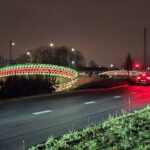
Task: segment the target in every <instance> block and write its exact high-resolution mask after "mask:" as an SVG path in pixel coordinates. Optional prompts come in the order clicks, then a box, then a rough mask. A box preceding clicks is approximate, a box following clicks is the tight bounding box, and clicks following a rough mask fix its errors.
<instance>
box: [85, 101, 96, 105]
mask: <svg viewBox="0 0 150 150" xmlns="http://www.w3.org/2000/svg"><path fill="white" fill-rule="evenodd" d="M93 103H95V101H90V102H85V103H84V104H86V105H89V104H93Z"/></svg>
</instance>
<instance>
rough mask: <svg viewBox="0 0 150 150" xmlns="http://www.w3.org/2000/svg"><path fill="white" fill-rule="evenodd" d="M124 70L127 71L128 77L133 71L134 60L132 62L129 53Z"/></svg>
mask: <svg viewBox="0 0 150 150" xmlns="http://www.w3.org/2000/svg"><path fill="white" fill-rule="evenodd" d="M124 69H125V70H127V72H128V75H129V72H130V71H131V70H133V60H132V58H131V55H130V54H129V53H128V55H127V57H126V61H125V64H124Z"/></svg>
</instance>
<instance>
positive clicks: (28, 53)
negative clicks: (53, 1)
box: [26, 51, 32, 63]
mask: <svg viewBox="0 0 150 150" xmlns="http://www.w3.org/2000/svg"><path fill="white" fill-rule="evenodd" d="M26 54H27V56H29V57H30V62H31V63H32V54H31V53H30V52H29V51H28V52H27V53H26Z"/></svg>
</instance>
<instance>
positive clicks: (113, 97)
mask: <svg viewBox="0 0 150 150" xmlns="http://www.w3.org/2000/svg"><path fill="white" fill-rule="evenodd" d="M121 97H122V96H114V97H113V98H121Z"/></svg>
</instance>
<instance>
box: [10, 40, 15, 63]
mask: <svg viewBox="0 0 150 150" xmlns="http://www.w3.org/2000/svg"><path fill="white" fill-rule="evenodd" d="M14 45H15V42H12V40H11V39H10V41H9V63H10V64H12V46H14Z"/></svg>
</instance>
